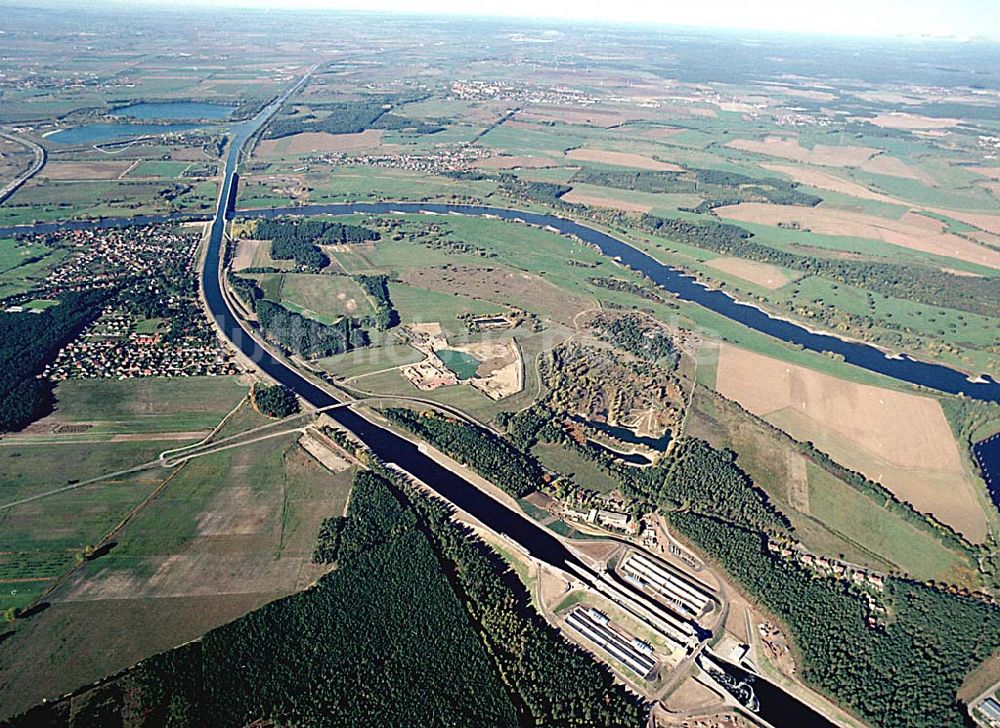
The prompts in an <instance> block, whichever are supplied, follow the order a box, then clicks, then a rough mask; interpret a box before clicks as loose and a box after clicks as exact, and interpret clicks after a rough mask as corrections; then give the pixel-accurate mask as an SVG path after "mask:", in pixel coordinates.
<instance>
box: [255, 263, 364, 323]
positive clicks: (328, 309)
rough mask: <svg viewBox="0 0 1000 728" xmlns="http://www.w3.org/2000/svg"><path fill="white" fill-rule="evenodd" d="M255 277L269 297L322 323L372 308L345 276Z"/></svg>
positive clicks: (320, 274) (298, 275) (265, 275)
mask: <svg viewBox="0 0 1000 728" xmlns="http://www.w3.org/2000/svg"><path fill="white" fill-rule="evenodd" d="M258 281H259V283H260V286H261V288H262V289H263V290H264V293H265V295H266V296H267V297H268V298H270V299H271V300H274V301H277V302H278V303H281V304H283V305H284V306H285V307H286V308H290V309H291V310H293V311H296V312H298V313H300V314H302V315H303V316H308V317H309V318H314V319H316V320H317V321H322V322H323V323H325V324H332V323H334V322H336V321H337V320H339V319H340V318H342V317H343V316H345V315H347V316H353V317H355V318H361V317H363V316H367V315H369V314H371V313H372V312H373V309H372V306H371V302H370V301H369V300H368V297H367V296H366V295H365V293H364V291H362V290H361V289H360V288H359V287H358V284H357V283H355V282H354V281H353V280H351V278H349V277H348V276H341V275H330V274H325V273H315V274H314V273H266V274H264V275H262V276H260V277H259V278H258Z"/></svg>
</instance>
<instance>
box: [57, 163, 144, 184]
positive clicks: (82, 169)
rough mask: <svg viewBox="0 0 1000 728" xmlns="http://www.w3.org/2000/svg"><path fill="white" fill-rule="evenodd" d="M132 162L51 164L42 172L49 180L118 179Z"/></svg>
mask: <svg viewBox="0 0 1000 728" xmlns="http://www.w3.org/2000/svg"><path fill="white" fill-rule="evenodd" d="M131 165H132V162H129V161H125V160H122V161H108V162H49V163H48V164H46V165H45V166H44V167H43V168H42V171H41V173H40V174H41V175H42V176H43V177H48V178H49V179H58V180H64V179H118V178H119V177H120V176H121V175H122V174H124V173H125V172H126V171H127V170H128V169H129V167H130V166H131Z"/></svg>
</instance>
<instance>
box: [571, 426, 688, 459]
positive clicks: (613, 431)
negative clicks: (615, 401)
mask: <svg viewBox="0 0 1000 728" xmlns="http://www.w3.org/2000/svg"><path fill="white" fill-rule="evenodd" d="M573 420H574V421H576V422H579V423H580V424H581V425H586V426H587V427H592V428H594V429H595V430H597V431H598V432H603V433H604V434H606V435H611V436H612V437H613V438H615V439H616V440H621V441H622V442H627V443H628V444H629V445H643V446H645V447H648V448H650V449H651V450H656V451H657V452H663V451H664V450H666V449H667V445H669V444H670V431H669V430H667V431H666V432H664V433H663V434H662V435H660V436H659V437H641V436H640V435H637V434H635V433H634V432H632V430H630V429H628V428H627V427H618V426H616V425H609V424H608V423H606V422H594V421H593V420H585V419H584V418H582V417H573Z"/></svg>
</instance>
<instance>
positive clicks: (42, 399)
mask: <svg viewBox="0 0 1000 728" xmlns="http://www.w3.org/2000/svg"><path fill="white" fill-rule="evenodd" d="M107 295H108V294H107V293H105V292H103V291H88V292H84V293H66V294H64V295H63V296H61V297H60V299H59V305H57V306H51V307H50V308H47V309H45V310H44V311H43V312H42V313H6V312H0V431H2V432H9V431H12V430H19V429H21V428H22V427H25V426H27V425H29V424H31V423H32V422H33V421H35V420H36V419H38V418H39V417H41V416H42V415H44V414H46V413H47V412H48V411H49V410H50V409H51V406H52V385H51V384H50V383H49V382H48V381H47V380H45V379H40V378H39V375H40V374H41V373H42V370H43V369H44V368H45V365H46V364H48V363H49V362H51V361H52V360H53V359H55V357H56V355H57V354H58V353H59V350H60V349H61V348H62V347H63V346H65V345H66V344H68V343H69V342H70V341H72V340H73V339H75V338H76V337H77V336H78V335H79V334H80V332H81V331H83V329H84V327H86V326H87V324H89V323H90V322H91V321H93V320H94V319H96V318H97V317H98V316H99V315H100V312H101V308H102V306H103V304H104V302H105V301H106V300H107Z"/></svg>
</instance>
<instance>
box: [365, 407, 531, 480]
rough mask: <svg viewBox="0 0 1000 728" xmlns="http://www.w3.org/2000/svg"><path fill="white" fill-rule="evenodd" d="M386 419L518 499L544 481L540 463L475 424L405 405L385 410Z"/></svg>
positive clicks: (383, 412) (383, 411)
mask: <svg viewBox="0 0 1000 728" xmlns="http://www.w3.org/2000/svg"><path fill="white" fill-rule="evenodd" d="M382 414H384V415H385V417H386V419H388V420H389V421H390V422H392V423H393V424H395V425H399V426H400V427H403V428H405V429H407V430H409V431H410V432H413V433H414V434H416V435H417V436H419V437H421V438H423V439H424V440H427V441H428V442H429V443H430V444H432V445H433V446H434V447H436V448H438V449H439V450H441V451H442V452H444V453H447V454H448V455H450V456H451V457H453V458H455V459H456V460H458V461H459V462H460V463H463V464H465V465H468V466H469V467H471V468H472V469H473V470H475V471H476V472H478V473H479V474H480V475H482V476H483V477H484V478H486V479H487V480H489V481H490V482H491V483H493V484H494V485H496V486H499V487H500V488H502V489H503V490H504V491H506V492H507V493H509V494H511V495H512V496H514V497H515V498H522V497H524V496H526V495H528V494H529V493H531V492H532V491H533V490H535V489H536V488H537V487H538V486H539V485H540V483H541V480H542V475H543V471H542V468H541V466H540V465H539V464H538V462H537V461H536V460H535V459H534V458H533V457H531V456H530V455H528V454H527V453H524V452H521V451H520V450H518V449H517V448H515V447H513V446H512V445H511V444H510V443H509V442H507V441H506V440H504V439H502V438H500V437H498V436H497V435H495V434H493V433H491V432H489V431H488V430H485V429H483V428H481V427H477V426H476V425H473V424H470V423H468V422H462V421H460V420H454V419H450V418H446V417H443V416H440V415H437V414H433V413H430V412H426V413H417V412H414V411H413V410H411V409H407V408H405V407H389V408H386V409H384V410H382Z"/></svg>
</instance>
